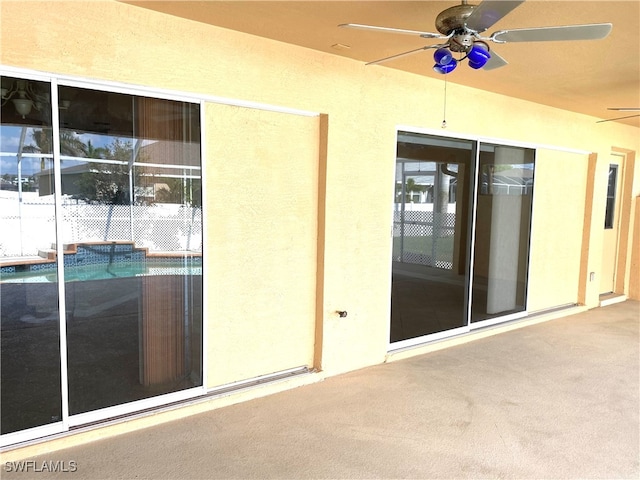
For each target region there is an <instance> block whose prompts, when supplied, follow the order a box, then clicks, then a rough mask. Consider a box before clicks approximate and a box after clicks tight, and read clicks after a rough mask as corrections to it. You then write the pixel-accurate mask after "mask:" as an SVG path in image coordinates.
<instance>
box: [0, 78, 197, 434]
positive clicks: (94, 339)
mask: <svg viewBox="0 0 640 480" xmlns="http://www.w3.org/2000/svg"><path fill="white" fill-rule="evenodd" d="M2 98H3V100H2V125H1V130H0V135H1V141H2V143H1V145H0V153H1V155H2V156H1V157H0V158H1V164H0V177H1V178H2V183H1V185H0V221H1V222H2V228H1V229H0V267H1V272H0V274H1V277H0V288H1V291H0V294H1V303H0V307H1V308H0V310H1V322H2V385H1V387H2V434H10V433H15V432H19V431H23V430H25V429H29V428H34V427H40V428H41V427H42V426H44V425H47V424H54V425H58V427H59V428H61V429H62V428H66V427H67V426H68V425H73V424H78V423H83V421H85V420H86V421H90V420H92V419H97V418H99V417H100V416H101V415H102V417H105V416H110V415H114V414H119V413H122V412H124V411H125V410H123V409H122V408H121V409H120V410H118V407H119V406H123V405H134V407H132V408H133V409H136V408H144V407H145V406H146V404H145V403H144V402H143V403H138V404H132V402H136V401H143V400H145V399H150V398H152V397H158V396H161V395H165V394H169V393H174V392H181V391H188V390H189V389H191V388H194V387H198V386H201V385H202V381H203V380H202V376H203V367H202V365H203V363H202V255H201V254H202V193H201V185H202V178H201V158H200V152H201V148H200V134H201V132H200V105H199V104H197V103H190V102H183V101H176V100H169V99H158V98H150V97H146V96H139V95H132V94H127V93H115V92H106V91H100V90H96V89H93V88H79V87H77V86H62V85H61V86H59V87H57V90H56V91H53V90H52V85H51V83H48V82H44V81H35V80H31V79H22V78H13V77H2ZM55 98H58V102H57V104H54V105H52V102H51V99H55ZM23 100H24V101H23ZM54 109H55V110H57V111H54ZM54 113H57V115H54ZM56 118H57V119H58V122H57V123H56V122H55V120H54V119H56ZM54 139H55V141H54ZM61 345H62V346H63V347H66V349H65V350H61ZM135 405H138V407H136V406H135ZM107 407H113V408H111V409H110V410H104V409H106V408H107ZM114 408H115V410H114ZM100 411H102V412H105V413H103V414H100V413H99V412H100ZM96 412H98V413H96ZM80 414H83V415H84V416H83V415H80Z"/></svg>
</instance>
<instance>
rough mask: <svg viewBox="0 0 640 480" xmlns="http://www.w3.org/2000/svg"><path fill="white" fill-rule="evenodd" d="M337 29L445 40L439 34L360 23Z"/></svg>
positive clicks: (347, 24)
mask: <svg viewBox="0 0 640 480" xmlns="http://www.w3.org/2000/svg"><path fill="white" fill-rule="evenodd" d="M338 27H343V28H358V29H360V30H369V31H374V32H386V33H401V34H404V35H417V36H418V37H422V38H447V37H445V36H444V35H441V34H439V33H431V32H421V31H419V30H405V29H403V28H391V27H376V26H374V25H362V24H360V23H341V24H340V25H338Z"/></svg>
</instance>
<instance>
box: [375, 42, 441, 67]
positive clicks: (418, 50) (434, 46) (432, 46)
mask: <svg viewBox="0 0 640 480" xmlns="http://www.w3.org/2000/svg"><path fill="white" fill-rule="evenodd" d="M442 46H443V45H427V46H425V47H420V48H416V49H414V50H409V51H408V52H402V53H398V54H396V55H391V56H390V57H385V58H381V59H380V60H374V61H373V62H368V63H366V65H377V64H379V63H383V62H388V61H389V60H395V59H396V58H400V57H406V56H408V55H413V54H414V53H418V52H421V51H423V50H429V49H430V48H438V47H442Z"/></svg>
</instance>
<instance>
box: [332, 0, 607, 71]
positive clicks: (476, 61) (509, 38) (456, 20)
mask: <svg viewBox="0 0 640 480" xmlns="http://www.w3.org/2000/svg"><path fill="white" fill-rule="evenodd" d="M522 3H524V0H521V1H509V0H484V1H483V2H481V3H480V4H479V5H470V4H469V3H468V2H467V0H462V4H461V5H455V6H453V7H450V8H447V9H446V10H444V11H442V12H440V13H439V14H438V16H437V17H436V22H435V24H436V29H437V30H438V32H439V33H431V32H421V31H418V30H404V29H400V28H391V27H377V26H373V25H362V24H359V23H343V24H341V25H339V27H345V28H357V29H363V30H369V31H377V32H387V33H399V34H405V35H414V36H419V37H422V38H427V39H437V40H443V42H442V43H438V44H434V45H426V46H424V47H420V48H416V49H414V50H409V51H407V52H402V53H399V54H396V55H392V56H390V57H385V58H381V59H379V60H374V61H372V62H368V63H367V65H373V64H378V63H383V62H387V61H390V60H395V59H397V58H400V57H404V56H407V55H413V54H415V53H419V52H421V51H423V50H429V49H435V52H434V55H433V58H434V61H435V65H434V66H433V69H434V70H435V71H436V72H438V73H441V74H447V73H450V72H452V71H453V70H454V69H455V68H456V66H457V65H458V63H459V62H460V61H462V60H465V59H467V60H468V63H469V66H470V67H471V68H474V69H479V68H482V69H484V70H492V69H494V68H499V67H502V66H504V65H507V61H506V60H505V59H503V58H502V57H501V56H500V55H498V54H497V53H496V52H495V51H493V52H491V53H490V47H489V42H493V43H497V44H500V43H515V42H548V41H562V40H598V39H601V38H605V37H606V36H607V35H609V32H611V28H612V25H611V23H596V24H587V25H567V26H559V27H537V28H518V29H513V30H499V31H497V32H494V33H492V34H491V35H490V36H488V37H483V36H482V35H481V34H482V32H484V31H485V30H487V29H488V28H490V27H491V26H492V25H494V24H495V23H497V22H498V21H499V20H500V19H501V18H503V17H504V16H506V15H507V14H508V13H509V12H511V11H512V10H513V9H515V8H516V7H518V6H519V5H521V4H522ZM454 53H458V54H460V56H461V58H459V59H457V60H456V59H455V58H454V56H453V55H454Z"/></svg>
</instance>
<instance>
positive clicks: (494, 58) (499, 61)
mask: <svg viewBox="0 0 640 480" xmlns="http://www.w3.org/2000/svg"><path fill="white" fill-rule="evenodd" d="M508 63H509V62H507V61H506V60H505V59H504V58H502V57H501V56H500V55H498V54H497V53H496V51H495V50H491V56H490V57H489V60H487V63H485V64H484V67H482V69H483V70H493V69H495V68H500V67H504V66H505V65H507V64H508Z"/></svg>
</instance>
